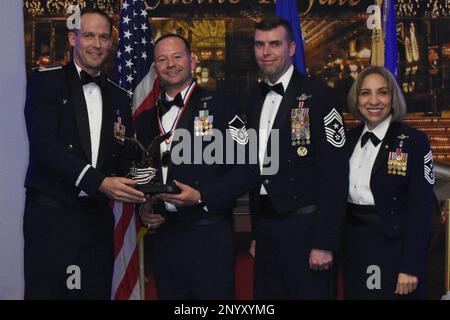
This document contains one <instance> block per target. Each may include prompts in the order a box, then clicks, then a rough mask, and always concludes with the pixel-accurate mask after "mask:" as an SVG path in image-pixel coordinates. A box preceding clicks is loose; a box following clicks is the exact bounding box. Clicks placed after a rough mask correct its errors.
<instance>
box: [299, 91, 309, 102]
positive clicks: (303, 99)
mask: <svg viewBox="0 0 450 320" xmlns="http://www.w3.org/2000/svg"><path fill="white" fill-rule="evenodd" d="M311 97H312V95H306V94H304V93H302V95H301V96H300V97H297V98H296V99H297V100H298V101H306V100H308V99H309V98H311Z"/></svg>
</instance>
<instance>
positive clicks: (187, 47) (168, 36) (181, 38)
mask: <svg viewBox="0 0 450 320" xmlns="http://www.w3.org/2000/svg"><path fill="white" fill-rule="evenodd" d="M167 38H178V39H180V40H181V41H183V43H184V46H185V47H186V49H187V51H188V52H189V54H191V45H190V44H189V42H188V41H187V40H186V38H185V37H183V36H180V35H179V34H176V33H167V34H165V35H163V36H161V37H159V38H158V40H156V42H155V45H154V46H153V48H156V45H157V44H158V43H160V42H161V41H162V40H164V39H167Z"/></svg>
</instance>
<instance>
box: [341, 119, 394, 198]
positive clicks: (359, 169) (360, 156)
mask: <svg viewBox="0 0 450 320" xmlns="http://www.w3.org/2000/svg"><path fill="white" fill-rule="evenodd" d="M391 119H392V116H389V117H387V118H386V119H385V120H384V121H383V122H382V123H380V124H379V125H378V126H376V127H375V128H374V129H373V130H369V128H367V124H366V125H365V126H364V130H363V131H362V133H361V136H360V137H359V139H358V143H357V144H356V146H355V150H354V151H353V153H352V156H351V158H350V181H349V192H348V202H350V203H354V204H359V205H375V200H374V198H373V194H372V191H371V190H370V177H371V173H372V167H373V165H374V163H375V159H376V158H377V155H378V152H379V151H380V148H381V147H382V145H383V143H382V142H380V143H379V144H378V145H377V146H374V145H373V143H372V140H370V139H369V140H368V141H367V142H366V144H365V145H364V147H362V148H361V137H362V136H363V135H364V134H365V133H366V132H368V131H371V132H372V133H373V134H375V136H376V137H377V138H378V139H380V141H382V140H383V139H384V136H385V135H386V132H387V131H388V129H389V125H390V123H391ZM386 161H387V159H386Z"/></svg>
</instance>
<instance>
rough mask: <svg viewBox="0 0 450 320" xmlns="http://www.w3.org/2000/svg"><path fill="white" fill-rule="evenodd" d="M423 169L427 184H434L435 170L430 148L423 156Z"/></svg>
mask: <svg viewBox="0 0 450 320" xmlns="http://www.w3.org/2000/svg"><path fill="white" fill-rule="evenodd" d="M423 169H424V174H425V179H426V180H427V181H428V183H429V184H434V182H435V172H434V165H433V154H432V153H431V150H430V151H429V152H428V153H427V155H426V156H424V157H423Z"/></svg>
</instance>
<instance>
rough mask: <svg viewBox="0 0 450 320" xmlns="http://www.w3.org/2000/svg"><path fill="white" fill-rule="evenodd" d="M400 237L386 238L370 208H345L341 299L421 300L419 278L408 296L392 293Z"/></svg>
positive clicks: (421, 284) (401, 247) (398, 260)
mask: <svg viewBox="0 0 450 320" xmlns="http://www.w3.org/2000/svg"><path fill="white" fill-rule="evenodd" d="M402 252H403V237H402V236H399V237H390V238H388V237H386V236H385V235H384V232H383V230H382V228H381V223H380V219H379V214H378V213H377V212H376V209H375V207H374V206H359V205H353V204H349V207H348V210H347V216H346V223H345V231H344V243H343V257H342V258H343V271H344V297H345V299H346V300H347V299H348V300H360V299H362V300H378V299H380V300H398V299H421V298H423V291H424V290H423V281H422V280H423V277H420V278H419V286H418V288H417V289H416V290H415V291H413V292H412V293H410V294H408V295H397V294H395V289H396V285H397V278H398V274H399V272H400V268H401V261H402Z"/></svg>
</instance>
